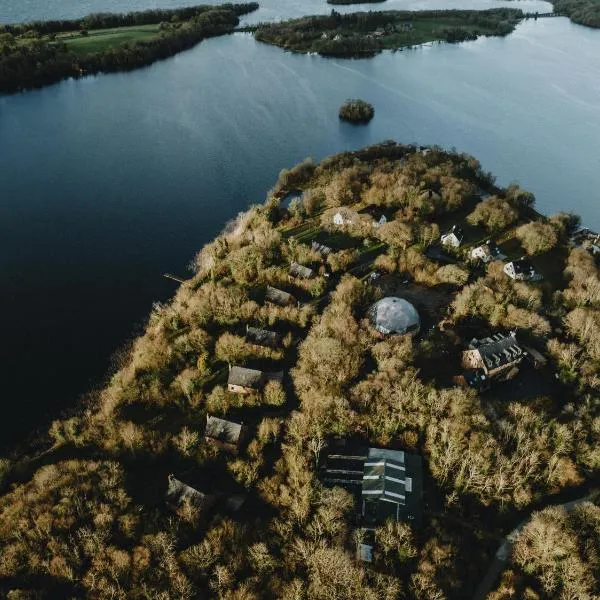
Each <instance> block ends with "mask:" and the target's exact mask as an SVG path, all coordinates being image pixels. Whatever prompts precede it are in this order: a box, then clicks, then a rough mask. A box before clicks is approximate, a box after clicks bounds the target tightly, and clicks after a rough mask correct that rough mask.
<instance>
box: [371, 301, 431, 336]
mask: <svg viewBox="0 0 600 600" xmlns="http://www.w3.org/2000/svg"><path fill="white" fill-rule="evenodd" d="M368 316H369V320H370V321H371V324H372V325H373V327H375V329H377V331H379V333H383V334H384V335H392V334H399V335H403V334H406V333H417V332H418V331H419V328H420V327H421V319H420V318H419V313H418V312H417V309H416V308H415V307H414V306H413V305H412V304H411V303H410V302H409V301H408V300H405V299H404V298H397V297H395V296H389V297H387V298H382V299H381V300H378V301H377V302H375V304H373V305H372V306H371V308H370V309H369V313H368Z"/></svg>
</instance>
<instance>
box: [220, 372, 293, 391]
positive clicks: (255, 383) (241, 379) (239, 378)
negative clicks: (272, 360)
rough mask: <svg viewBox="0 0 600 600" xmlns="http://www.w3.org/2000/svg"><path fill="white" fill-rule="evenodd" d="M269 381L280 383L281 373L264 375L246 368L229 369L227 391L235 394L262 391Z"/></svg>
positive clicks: (264, 373)
mask: <svg viewBox="0 0 600 600" xmlns="http://www.w3.org/2000/svg"><path fill="white" fill-rule="evenodd" d="M269 381H279V382H282V381H283V371H277V372H275V373H266V372H265V371H259V370H257V369H247V368H246V367H231V368H230V369H229V378H228V379H227V389H228V390H229V391H230V392H233V393H235V394H249V393H251V392H258V391H260V390H262V388H263V387H264V386H265V385H266V384H267V383H268V382H269Z"/></svg>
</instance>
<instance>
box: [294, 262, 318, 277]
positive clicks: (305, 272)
mask: <svg viewBox="0 0 600 600" xmlns="http://www.w3.org/2000/svg"><path fill="white" fill-rule="evenodd" d="M288 274H289V275H291V276H292V277H297V278H298V279H312V278H313V277H314V276H315V272H314V271H313V269H311V268H310V267H305V266H304V265H301V264H299V263H297V262H293V263H292V264H291V265H290V269H289V271H288Z"/></svg>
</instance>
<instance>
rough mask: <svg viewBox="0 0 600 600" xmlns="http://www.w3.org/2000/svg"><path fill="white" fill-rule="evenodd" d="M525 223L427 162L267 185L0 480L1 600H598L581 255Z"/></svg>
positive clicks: (460, 163) (378, 161) (466, 174)
mask: <svg viewBox="0 0 600 600" xmlns="http://www.w3.org/2000/svg"><path fill="white" fill-rule="evenodd" d="M534 200H535V199H534V197H533V195H532V194H530V193H528V192H526V191H525V190H523V189H521V188H519V187H518V186H517V185H511V186H509V187H507V188H502V187H499V186H497V185H496V184H495V182H494V178H493V176H492V175H490V174H489V173H487V172H485V171H484V170H483V169H482V168H481V166H480V164H479V162H478V161H477V160H476V159H475V158H473V157H472V156H468V155H464V154H457V153H454V152H447V151H445V150H442V149H440V148H437V147H426V148H422V147H416V146H406V145H401V144H396V143H393V142H388V143H385V144H381V145H378V146H373V147H370V148H366V149H364V150H361V151H358V152H350V153H344V154H340V155H337V156H333V157H330V158H327V159H325V160H323V161H322V162H321V163H320V164H315V163H314V162H313V161H311V160H306V161H304V162H302V163H301V164H299V165H297V166H295V167H293V168H291V169H289V170H284V171H283V172H282V173H281V175H280V177H279V179H278V181H277V183H276V184H275V186H274V188H273V189H272V190H271V192H270V193H269V194H268V197H267V199H266V201H265V202H264V204H261V205H256V206H252V207H250V208H249V209H248V210H247V211H246V212H244V213H242V214H240V215H239V216H238V217H237V218H235V219H234V220H233V221H232V222H231V223H230V224H229V225H228V226H227V227H226V228H225V230H224V232H223V233H222V234H221V235H219V236H218V237H217V238H216V239H215V240H214V241H212V242H210V243H209V244H207V245H206V246H205V247H204V248H203V249H202V250H201V251H200V252H199V254H198V255H197V257H196V260H195V274H194V275H193V277H191V279H189V280H188V281H186V282H184V283H183V284H182V285H181V286H180V288H179V289H178V290H177V292H176V294H175V296H174V298H173V299H172V301H170V302H168V303H165V304H159V305H156V306H155V308H154V310H153V311H152V314H151V315H150V317H149V319H148V323H147V326H146V330H145V332H144V334H143V335H141V336H140V337H139V338H138V339H136V340H134V341H133V343H132V344H131V346H130V347H129V349H128V350H127V351H124V352H123V353H122V355H121V359H120V364H119V366H118V368H117V370H116V371H115V372H114V374H113V375H112V377H111V378H110V380H109V382H108V384H107V385H106V387H105V388H104V389H102V390H101V391H99V392H97V393H94V394H91V395H90V396H89V398H88V401H87V403H86V405H85V406H84V407H83V408H82V409H81V410H80V412H79V413H73V414H71V415H70V416H68V417H65V418H63V419H60V420H56V421H55V422H54V423H53V424H52V426H51V427H50V430H49V432H48V434H47V436H46V437H45V438H42V439H39V440H37V442H36V444H35V451H34V449H31V450H30V452H29V453H27V452H21V453H16V452H15V454H14V455H13V456H10V457H6V458H5V459H2V460H0V486H1V488H0V490H1V495H0V596H2V597H3V598H4V597H5V598H11V599H34V598H35V599H38V598H48V599H53V598H83V597H86V598H119V599H120V598H122V599H126V598H127V599H132V598H133V599H142V598H144V599H145V598H163V599H173V600H175V599H182V598H183V599H196V598H198V599H200V598H220V599H227V600H234V599H236V600H255V599H256V600H258V599H263V598H267V599H273V600H275V599H282V600H299V599H300V600H330V599H334V598H335V599H340V600H343V599H348V600H356V599H357V598H364V599H366V600H371V599H373V600H380V599H382V598H383V599H388V600H397V599H419V600H431V599H449V600H451V599H456V600H464V599H465V598H486V597H487V598H490V599H492V600H509V599H510V598H531V599H534V598H535V599H550V598H554V599H556V598H561V599H567V598H592V597H597V596H598V594H600V583H599V582H600V543H599V541H598V540H599V533H600V503H599V500H598V495H597V493H595V492H594V487H593V486H594V484H595V483H597V482H598V473H599V471H600V427H599V426H598V423H599V422H600V401H599V394H598V389H599V387H600V273H599V270H598V263H597V256H598V255H599V254H600V238H599V236H598V235H597V234H594V233H593V232H591V231H589V230H588V229H585V228H582V227H581V226H580V224H579V220H578V218H577V217H576V216H574V215H571V214H566V213H560V214H557V215H553V216H550V217H546V216H542V215H540V214H539V213H537V212H536V211H535V207H534ZM35 452H38V454H36V453H35ZM518 525H520V528H519V529H518V531H517V532H516V533H515V534H514V535H513V536H511V538H510V542H509V541H505V536H506V535H507V534H508V533H509V532H510V531H512V530H513V529H515V528H516V527H517V526H518ZM499 548H502V549H503V550H502V551H501V552H498V554H496V553H497V551H498V549H499Z"/></svg>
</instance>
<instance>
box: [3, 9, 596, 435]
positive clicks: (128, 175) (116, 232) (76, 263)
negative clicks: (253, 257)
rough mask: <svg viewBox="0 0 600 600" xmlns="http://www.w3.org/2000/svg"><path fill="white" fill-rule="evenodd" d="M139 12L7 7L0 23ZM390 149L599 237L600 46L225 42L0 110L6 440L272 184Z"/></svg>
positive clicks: (103, 360)
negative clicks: (480, 177)
mask: <svg viewBox="0 0 600 600" xmlns="http://www.w3.org/2000/svg"><path fill="white" fill-rule="evenodd" d="M270 1H271V3H270V4H268V3H265V8H264V9H263V10H264V11H265V12H267V13H268V11H271V12H270V13H269V14H271V15H273V14H274V12H277V8H276V6H277V3H276V2H275V1H274V0H270ZM434 1H435V0H432V4H433V2H434ZM138 4H139V6H138ZM149 4H152V3H149V2H142V1H141V0H140V2H139V3H136V2H123V1H122V0H119V2H115V1H113V2H110V1H109V0H90V1H88V2H80V3H77V4H76V6H75V3H73V2H66V1H64V2H59V1H58V0H56V1H55V2H53V3H51V2H41V1H40V0H37V1H35V2H34V1H33V0H30V1H29V2H26V1H25V0H21V1H20V2H18V3H17V2H14V1H13V0H10V1H8V0H0V20H2V19H4V20H8V19H10V18H13V19H14V20H23V18H25V17H30V18H32V19H33V18H41V17H48V16H50V15H49V13H48V11H50V10H55V11H56V12H55V13H53V14H55V15H56V16H77V15H78V14H82V13H87V12H89V11H90V10H100V9H103V10H107V9H108V10H118V9H120V8H123V7H124V6H126V7H127V8H137V7H142V6H147V5H149ZM160 4H161V5H168V4H169V2H165V1H161V2H160ZM171 4H173V5H174V4H180V3H179V2H172V3H171ZM392 4H393V6H394V7H398V6H397V5H399V4H400V3H399V2H394V3H393V0H390V1H389V2H388V3H387V5H388V6H390V7H391V6H392ZM538 4H542V5H543V3H538ZM311 5H312V6H315V10H316V6H317V4H316V3H315V1H314V0H310V1H309V2H308V1H307V2H304V3H302V5H300V3H299V2H298V3H296V2H295V0H294V2H292V3H291V4H290V5H289V6H291V7H292V8H291V10H292V11H293V10H296V9H299V12H304V9H305V8H306V6H311ZM404 5H405V3H403V6H404ZM420 5H422V4H420ZM286 6H287V4H286ZM320 6H321V7H322V5H320ZM477 6H480V3H477ZM269 7H271V8H269ZM300 9H301V10H300ZM70 11H75V12H74V13H73V12H70ZM299 12H298V13H294V12H290V14H299ZM313 12H314V11H313ZM269 14H266V15H265V18H268V16H269ZM348 97H361V98H364V99H366V100H368V101H370V102H372V103H373V104H374V105H375V109H376V115H375V118H374V119H373V121H372V122H371V124H369V125H368V126H367V127H362V128H360V127H359V128H356V127H353V126H351V125H347V124H343V123H340V122H339V120H338V118H337V109H338V107H339V105H340V104H341V103H342V102H343V101H344V100H345V99H346V98H348ZM388 138H394V139H397V140H399V141H402V142H416V143H419V144H433V143H436V144H440V145H443V146H446V147H456V148H457V149H458V150H460V151H465V152H469V153H472V154H474V155H476V156H477V157H478V158H479V159H480V160H481V162H482V163H483V165H484V168H486V169H488V170H491V171H492V172H493V173H495V174H496V175H497V176H498V180H499V181H500V182H501V183H503V184H506V183H509V182H510V181H513V180H517V181H519V182H520V183H521V184H522V185H523V186H524V187H526V188H527V189H530V190H531V191H533V192H534V193H535V194H536V196H537V198H538V207H539V208H540V209H542V210H543V211H547V212H553V211H558V210H572V211H577V212H579V213H580V214H582V215H583V217H584V220H585V222H586V224H588V225H590V226H592V227H596V228H598V227H600V202H599V193H598V189H599V187H600V31H594V30H590V29H586V28H582V27H579V26H576V25H573V24H571V23H570V22H569V21H568V20H567V19H564V18H555V19H544V20H539V21H537V22H534V21H528V22H525V23H523V24H522V25H520V26H519V27H518V29H517V31H516V32H515V33H514V34H512V35H511V36H509V37H507V38H501V39H496V38H490V39H480V40H478V41H476V42H469V43H464V44H460V45H434V46H430V47H423V48H420V49H417V50H411V51H404V52H397V53H384V54H382V55H379V56H378V57H376V58H374V59H372V60H363V61H356V60H328V59H323V58H320V57H317V56H299V55H292V54H288V53H285V52H282V51H281V50H279V49H278V48H273V47H270V46H266V45H262V44H258V43H256V42H255V41H254V40H253V38H252V37H251V36H249V35H248V34H236V35H232V36H227V37H222V38H216V39H213V40H208V41H205V42H203V43H202V44H200V45H199V46H197V47H196V48H194V49H193V50H190V51H188V52H185V53H183V54H180V55H178V56H176V57H173V58H171V59H168V60H165V61H163V62H160V63H156V64H154V65H152V66H151V67H149V68H146V69H141V70H138V71H134V72H131V73H122V74H113V75H102V76H97V77H90V78H87V79H84V80H80V81H67V82H63V83H60V84H58V85H55V86H52V87H49V88H46V89H43V90H39V91H33V92H28V93H25V94H20V95H16V96H9V97H0V285H1V287H0V290H1V294H0V310H1V311H2V313H1V314H2V315H3V316H4V326H3V328H2V331H3V334H4V338H3V340H2V345H1V349H0V365H1V367H0V374H1V376H2V386H1V388H0V389H2V397H1V398H0V403H1V405H2V410H3V415H4V419H2V420H1V421H0V434H1V435H2V436H3V441H4V442H6V443H8V442H11V441H13V440H16V439H19V437H20V436H22V435H23V434H24V433H25V432H26V431H29V430H30V429H31V427H32V425H33V424H36V423H43V422H44V420H45V419H47V418H49V417H50V416H52V415H55V414H56V413H57V410H58V408H59V407H64V406H69V405H72V402H73V398H75V397H76V396H77V394H78V393H80V392H82V391H84V390H85V389H87V388H88V386H89V385H90V383H91V382H93V381H97V380H98V378H100V377H101V375H102V374H103V373H104V372H105V371H106V369H107V367H108V357H109V355H110V353H111V352H112V351H113V350H114V349H115V348H117V347H118V346H119V345H120V344H121V343H123V342H124V341H125V340H126V338H127V337H128V336H130V335H131V333H132V331H133V326H134V324H136V323H138V324H139V323H140V322H141V321H142V320H143V318H144V317H145V315H147V313H148V311H149V310H150V308H151V305H152V302H153V301H155V300H159V299H165V298H167V297H169V295H170V294H172V292H173V290H174V284H172V282H169V281H167V280H165V279H163V278H162V276H161V275H162V273H164V272H167V271H170V272H174V273H178V274H185V265H186V263H187V262H188V261H189V260H190V259H191V258H192V257H193V255H194V253H195V251H196V250H198V249H199V248H200V247H201V246H202V245H203V244H204V243H205V242H206V241H208V240H209V239H210V238H212V237H213V236H214V235H215V234H216V233H217V232H218V231H219V230H220V229H221V228H222V227H223V225H224V223H225V222H226V221H227V220H228V219H230V218H231V217H233V216H234V215H235V214H236V213H237V212H238V211H240V210H243V209H244V208H245V207H247V206H248V204H250V203H252V202H260V201H262V200H263V199H264V196H265V192H266V191H267V189H268V188H269V187H270V186H271V185H272V184H273V183H274V181H275V179H276V177H277V174H278V172H279V171H280V169H282V168H284V167H289V166H290V165H292V164H294V163H296V162H298V161H299V160H301V159H303V158H304V157H306V156H313V157H314V158H316V159H319V158H321V157H323V156H325V155H328V154H331V153H334V152H338V151H341V150H345V149H353V148H358V147H362V146H364V145H367V144H371V143H375V142H377V141H381V140H384V139H388Z"/></svg>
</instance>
